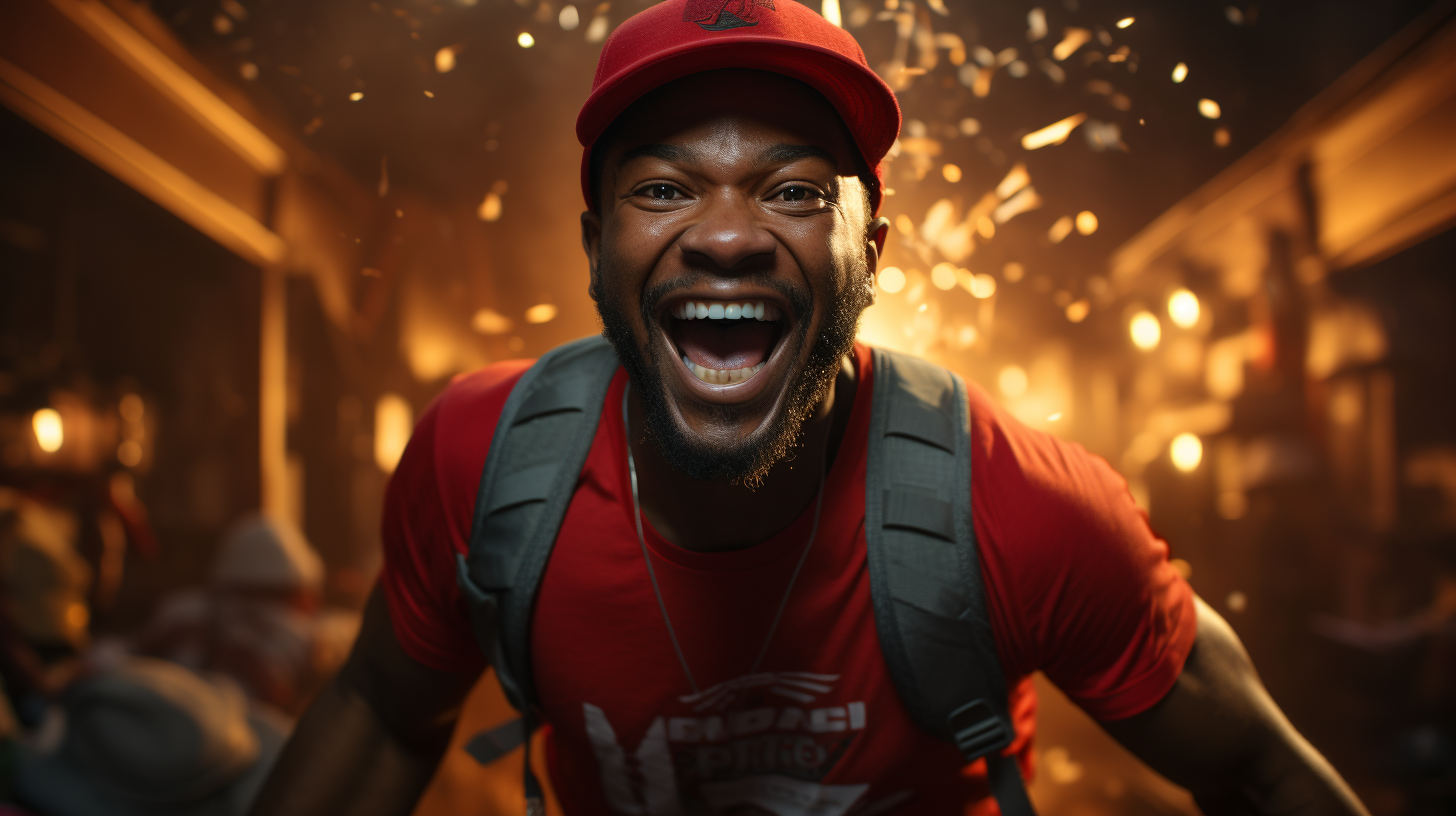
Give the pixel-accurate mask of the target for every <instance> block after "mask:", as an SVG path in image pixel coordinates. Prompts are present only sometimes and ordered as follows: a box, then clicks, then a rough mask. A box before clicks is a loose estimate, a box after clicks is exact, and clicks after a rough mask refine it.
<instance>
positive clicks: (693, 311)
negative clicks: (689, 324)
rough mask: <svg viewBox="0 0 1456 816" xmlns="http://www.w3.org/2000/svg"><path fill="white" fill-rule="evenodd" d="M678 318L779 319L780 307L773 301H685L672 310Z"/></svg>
mask: <svg viewBox="0 0 1456 816" xmlns="http://www.w3.org/2000/svg"><path fill="white" fill-rule="evenodd" d="M672 316H673V317H675V318H677V319H678V320H703V319H707V320H749V319H754V320H778V319H779V309H778V307H777V306H774V305H773V304H772V303H764V302H762V301H755V302H751V303H708V302H706V301H701V302H700V301H692V300H689V301H684V302H683V303H681V304H679V305H678V306H676V307H674V308H673V310H672Z"/></svg>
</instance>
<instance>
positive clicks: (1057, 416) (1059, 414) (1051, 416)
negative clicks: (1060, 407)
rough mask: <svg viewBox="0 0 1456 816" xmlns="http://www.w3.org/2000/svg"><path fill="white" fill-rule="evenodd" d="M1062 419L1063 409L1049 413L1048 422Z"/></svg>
mask: <svg viewBox="0 0 1456 816" xmlns="http://www.w3.org/2000/svg"><path fill="white" fill-rule="evenodd" d="M1061 419H1062V412H1061V411H1057V412H1056V413H1054V414H1047V422H1060V421H1061Z"/></svg>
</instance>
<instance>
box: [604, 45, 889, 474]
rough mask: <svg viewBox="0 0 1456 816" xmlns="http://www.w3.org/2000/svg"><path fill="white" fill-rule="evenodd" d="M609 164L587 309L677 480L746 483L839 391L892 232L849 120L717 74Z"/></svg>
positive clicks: (747, 74)
mask: <svg viewBox="0 0 1456 816" xmlns="http://www.w3.org/2000/svg"><path fill="white" fill-rule="evenodd" d="M606 138H607V139H608V141H606V142H605V149H604V150H603V151H602V153H601V160H600V181H599V189H598V200H599V202H600V214H599V215H598V214H595V213H586V214H584V215H583V217H582V226H583V241H584V243H585V245H586V250H587V255H588V258H589V259H590V261H591V266H592V297H593V298H594V299H595V300H596V302H597V308H598V311H599V313H600V314H601V318H602V322H603V325H604V326H605V329H606V335H607V337H608V339H609V340H611V342H612V343H613V345H614V346H615V348H616V350H617V353H618V356H619V357H620V358H621V359H622V361H623V363H624V365H626V366H627V369H628V373H629V375H630V376H631V378H632V383H633V388H634V389H635V390H636V391H637V392H638V395H639V397H640V398H641V400H642V403H643V406H644V408H645V409H646V410H645V420H646V426H647V430H648V433H649V435H650V436H651V437H652V440H653V442H654V443H656V445H657V447H658V448H659V449H660V450H661V452H662V453H663V455H664V456H665V457H667V459H668V460H669V461H670V462H671V463H672V464H673V465H674V466H675V467H676V468H677V469H678V470H680V471H682V472H684V473H685V474H687V475H689V476H692V477H694V478H698V479H706V480H713V479H740V480H746V481H748V482H750V483H751V482H753V481H755V480H756V479H758V478H760V477H761V476H762V475H763V474H764V473H766V472H767V470H768V469H769V468H770V467H771V466H772V465H773V464H774V462H776V461H778V460H779V459H780V458H782V457H783V456H784V455H785V454H786V453H787V452H788V451H789V450H790V449H791V448H792V446H793V444H794V442H795V439H796V438H797V436H798V433H799V430H800V427H801V425H802V423H803V421H804V419H805V418H806V417H807V416H809V415H810V414H811V413H812V412H813V410H814V409H815V407H816V406H817V405H818V404H820V402H821V401H822V400H823V399H824V396H825V394H826V393H828V389H829V388H830V386H831V385H832V384H833V381H834V377H835V375H836V372H837V371H838V368H839V364H840V359H841V357H842V356H843V355H844V354H845V353H846V352H848V351H849V349H850V347H851V345H852V343H853V340H854V334H855V327H856V324H857V321H858V318H859V314H860V312H861V311H862V310H863V309H864V307H865V306H867V305H868V304H869V302H870V299H871V297H872V293H873V288H872V285H871V284H872V280H873V274H874V266H875V263H876V261H877V260H878V252H879V249H880V248H881V242H883V240H884V234H885V230H884V227H883V225H882V224H881V223H879V222H876V223H875V224H871V216H870V213H869V212H868V211H867V209H866V197H865V195H864V187H863V182H862V181H861V180H860V178H859V177H858V175H857V174H858V172H859V169H860V167H861V166H862V162H861V160H860V159H859V158H858V154H857V152H856V151H855V148H854V145H853V143H852V142H851V140H850V137H849V135H848V134H847V133H846V132H845V129H844V125H843V124H842V123H841V120H840V118H839V116H838V114H837V113H836V112H835V111H834V109H833V108H832V107H831V106H830V105H829V103H828V102H827V101H825V100H824V98H823V97H821V96H820V95H819V94H817V93H816V92H814V91H813V90H812V89H810V88H809V87H808V86H806V85H803V84H801V83H798V82H795V81H793V80H791V79H787V78H785V77H781V76H778V75H775V74H769V73H765V72H760V71H748V70H723V71H713V72H708V73H704V74H697V75H694V76H690V77H687V78H684V79H682V80H678V81H677V82H674V83H672V84H670V85H667V86H664V87H663V88H661V89H659V90H658V91H656V92H654V93H653V94H651V95H649V96H647V97H645V98H644V99H642V100H641V101H639V102H638V103H637V104H635V105H634V106H633V107H632V108H630V109H629V110H628V111H627V112H626V113H624V114H623V115H622V117H620V118H619V119H618V121H617V123H616V125H614V127H613V130H612V132H611V133H610V135H609V136H608V137H606Z"/></svg>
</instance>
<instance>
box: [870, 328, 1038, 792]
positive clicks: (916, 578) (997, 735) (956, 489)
mask: <svg viewBox="0 0 1456 816" xmlns="http://www.w3.org/2000/svg"><path fill="white" fill-rule="evenodd" d="M873 353H874V378H873V379H874V394H873V398H872V399H873V401H872V403H871V410H870V439H869V460H868V466H867V471H866V479H865V538H866V541H867V544H868V559H869V569H870V587H871V597H872V599H873V604H874V610H875V623H876V627H877V629H878V631H879V637H880V644H881V647H882V649H883V651H884V656H885V663H886V664H887V666H888V668H889V671H890V676H891V678H892V679H893V681H894V683H895V687H896V689H897V690H898V691H899V694H900V699H901V700H902V701H903V702H904V705H905V708H906V710H907V712H908V713H909V714H910V717H911V719H913V720H914V721H915V722H916V724H917V725H919V726H920V727H921V728H923V729H924V730H926V731H929V732H930V733H931V734H934V735H936V736H938V737H940V738H942V739H945V740H947V741H949V742H952V743H954V744H955V746H956V747H957V748H959V749H960V751H961V754H962V755H963V756H964V757H965V758H966V761H967V762H971V761H974V760H976V759H980V758H982V757H984V758H985V759H986V763H987V768H988V772H989V774H990V781H991V789H992V792H993V793H994V794H995V796H996V800H997V803H998V804H999V805H1000V806H1001V812H1002V813H1003V814H1005V816H1031V814H1033V812H1034V811H1033V810H1032V808H1031V802H1030V800H1029V799H1028V798H1027V796H1026V789H1025V786H1024V785H1023V784H1022V780H1021V773H1020V771H1019V769H1018V768H1017V766H1016V760H1015V759H1014V758H1008V757H1003V756H1002V754H1001V752H1002V751H1003V750H1004V749H1005V748H1006V747H1007V746H1008V745H1010V744H1011V741H1012V739H1014V737H1015V735H1016V732H1015V730H1014V729H1013V727H1012V725H1011V718H1010V716H1009V714H1008V711H1007V696H1006V683H1005V679H1004V676H1003V674H1002V671H1001V663H1000V659H999V657H998V656H997V654H996V643H995V640H994V639H993V637H992V634H991V627H990V622H989V620H988V619H987V617H986V604H985V592H984V588H983V584H982V580H981V568H980V563H979V553H978V551H977V547H976V539H975V528H974V527H973V525H972V523H971V490H970V486H971V440H970V417H969V410H970V407H969V404H968V402H967V400H966V388H965V384H964V383H963V382H961V380H960V378H959V377H957V376H956V375H955V374H953V373H951V372H949V371H947V370H945V369H943V368H941V367H939V366H936V365H932V364H930V363H927V362H925V361H923V360H920V359H917V358H915V357H911V356H909V355H903V354H898V353H895V352H891V351H886V350H884V349H878V348H877V349H874V352H873Z"/></svg>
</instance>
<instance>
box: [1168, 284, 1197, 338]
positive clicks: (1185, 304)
mask: <svg viewBox="0 0 1456 816" xmlns="http://www.w3.org/2000/svg"><path fill="white" fill-rule="evenodd" d="M1200 311H1201V309H1200V307H1199V305H1198V296H1197V295H1195V294H1193V293H1192V292H1190V291H1188V290H1187V289H1179V290H1178V291H1176V292H1174V293H1173V294H1171V295H1169V296H1168V317H1169V318H1171V319H1172V320H1173V323H1174V325H1176V326H1178V327H1179V328H1183V329H1191V328H1193V327H1194V326H1195V325H1197V324H1198V315H1199V312H1200Z"/></svg>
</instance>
